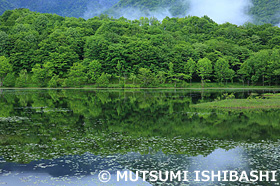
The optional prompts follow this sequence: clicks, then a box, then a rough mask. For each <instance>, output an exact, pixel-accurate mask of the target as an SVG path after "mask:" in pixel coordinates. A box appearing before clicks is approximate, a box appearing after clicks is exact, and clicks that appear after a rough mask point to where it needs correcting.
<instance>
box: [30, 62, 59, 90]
mask: <svg viewBox="0 0 280 186" xmlns="http://www.w3.org/2000/svg"><path fill="white" fill-rule="evenodd" d="M53 71H54V68H53V66H52V63H50V62H48V63H45V64H44V65H42V66H41V65H40V64H36V65H35V66H34V67H33V68H32V73H33V75H32V80H33V82H34V83H35V84H37V85H38V86H40V87H45V86H46V85H47V81H48V80H49V79H51V78H52V77H53V76H54V74H53Z"/></svg>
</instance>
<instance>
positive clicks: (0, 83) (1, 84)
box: [0, 77, 3, 87]
mask: <svg viewBox="0 0 280 186" xmlns="http://www.w3.org/2000/svg"><path fill="white" fill-rule="evenodd" d="M2 86H3V82H2V78H1V77H0V87H2Z"/></svg>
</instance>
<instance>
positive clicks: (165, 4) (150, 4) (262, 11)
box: [0, 0, 280, 25]
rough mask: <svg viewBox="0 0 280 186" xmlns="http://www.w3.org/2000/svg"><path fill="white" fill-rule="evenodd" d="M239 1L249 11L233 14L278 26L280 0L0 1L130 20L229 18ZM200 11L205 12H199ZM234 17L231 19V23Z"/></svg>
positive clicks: (5, 6)
mask: <svg viewBox="0 0 280 186" xmlns="http://www.w3.org/2000/svg"><path fill="white" fill-rule="evenodd" d="M239 1H240V2H242V4H245V5H246V3H247V5H246V6H248V8H245V9H246V10H245V9H244V7H236V10H234V11H235V15H232V17H237V18H236V19H241V18H244V15H247V14H248V15H247V16H250V19H247V21H251V22H253V23H256V24H264V23H271V24H273V25H277V24H279V23H280V1H279V0H244V1H241V0H235V1H229V0H221V1H215V2H214V1H213V3H211V2H210V3H209V1H208V0H9V1H7V0H0V14H2V13H3V12H4V11H5V10H9V9H14V8H28V9H30V10H32V11H38V12H41V13H56V14H58V15H61V16H70V17H83V18H86V19H88V18H91V17H94V16H97V15H100V14H102V13H103V14H108V15H109V16H113V17H116V18H118V17H122V16H124V17H126V18H129V19H139V18H140V17H157V18H158V19H163V18H165V17H166V16H168V17H184V16H187V15H189V14H192V15H198V16H203V15H205V14H206V15H208V16H209V17H210V18H212V19H213V17H212V15H209V14H210V13H211V12H214V13H215V12H219V11H222V12H223V14H221V15H217V17H227V16H228V14H230V13H231V12H230V11H227V9H225V6H228V7H227V8H228V10H231V8H232V4H233V3H236V4H238V2H239ZM215 4H216V5H215ZM200 8H201V9H200ZM205 9H207V10H208V11H205ZM199 11H202V12H200V14H198V13H197V12H199ZM209 12H210V13H209ZM243 14H244V15H243ZM236 15H238V16H236ZM214 18H215V17H214ZM231 20H232V19H228V20H227V21H229V22H231ZM243 22H246V20H245V21H243ZM243 22H241V24H242V23H243ZM237 24H239V22H238V23H237Z"/></svg>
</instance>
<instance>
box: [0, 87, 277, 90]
mask: <svg viewBox="0 0 280 186" xmlns="http://www.w3.org/2000/svg"><path fill="white" fill-rule="evenodd" d="M34 89H39V90H67V89H69V90H75V89H77V90H133V89H136V90H142V89H143V90H235V89H236V90H240V89H242V90H264V89H267V90H278V89H279V90H280V87H278V88H267V87H264V88H244V87H243V88H242V87H238V88H223V87H212V88H211V87H209V88H208V87H207V88H161V87H156V88H91V87H83V88H47V87H45V88H41V87H25V88H9V87H5V88H0V90H34Z"/></svg>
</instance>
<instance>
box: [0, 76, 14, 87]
mask: <svg viewBox="0 0 280 186" xmlns="http://www.w3.org/2000/svg"><path fill="white" fill-rule="evenodd" d="M15 82H16V77H15V73H8V74H7V76H6V77H5V78H4V81H3V85H4V86H5V87H14V86H15Z"/></svg>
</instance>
